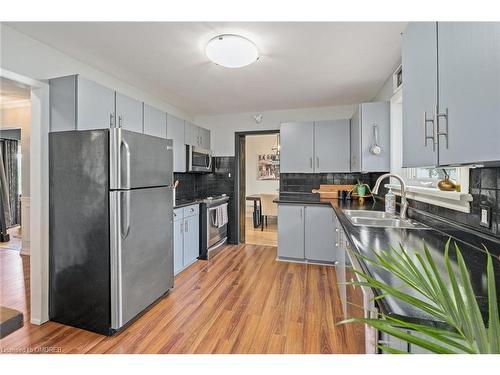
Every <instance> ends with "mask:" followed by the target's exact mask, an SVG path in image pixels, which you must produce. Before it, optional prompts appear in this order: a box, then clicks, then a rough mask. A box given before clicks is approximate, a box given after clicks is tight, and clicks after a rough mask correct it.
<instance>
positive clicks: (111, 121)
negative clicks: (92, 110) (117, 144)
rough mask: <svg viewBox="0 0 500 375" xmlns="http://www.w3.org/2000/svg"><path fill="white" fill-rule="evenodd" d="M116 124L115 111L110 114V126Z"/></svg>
mask: <svg viewBox="0 0 500 375" xmlns="http://www.w3.org/2000/svg"><path fill="white" fill-rule="evenodd" d="M114 126H115V115H114V114H113V113H110V114H109V127H110V128H113V127H114Z"/></svg>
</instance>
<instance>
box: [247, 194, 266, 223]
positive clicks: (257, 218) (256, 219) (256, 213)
mask: <svg viewBox="0 0 500 375" xmlns="http://www.w3.org/2000/svg"><path fill="white" fill-rule="evenodd" d="M246 200H247V201H253V214H252V218H253V227H254V228H258V227H259V226H260V225H261V223H262V215H261V202H260V195H259V194H252V195H247V197H246Z"/></svg>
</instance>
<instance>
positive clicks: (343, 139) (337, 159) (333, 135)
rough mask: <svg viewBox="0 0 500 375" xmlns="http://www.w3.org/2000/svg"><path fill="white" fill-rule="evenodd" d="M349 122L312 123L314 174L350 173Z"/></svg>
mask: <svg viewBox="0 0 500 375" xmlns="http://www.w3.org/2000/svg"><path fill="white" fill-rule="evenodd" d="M349 126H350V121H349V120H334V121H316V122H314V149H315V150H314V154H315V159H314V163H315V172H316V173H329V172H339V173H342V172H350V170H351V164H350V160H349V152H350V146H349V137H350V129H349Z"/></svg>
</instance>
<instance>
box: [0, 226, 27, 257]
mask: <svg viewBox="0 0 500 375" xmlns="http://www.w3.org/2000/svg"><path fill="white" fill-rule="evenodd" d="M7 233H9V235H10V241H8V242H0V250H3V249H9V250H17V251H21V249H22V240H21V227H20V226H16V227H13V228H9V229H7Z"/></svg>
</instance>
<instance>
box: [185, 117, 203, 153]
mask: <svg viewBox="0 0 500 375" xmlns="http://www.w3.org/2000/svg"><path fill="white" fill-rule="evenodd" d="M184 142H185V143H186V144H187V145H190V146H197V147H199V146H200V139H199V132H198V127H197V126H196V125H194V124H192V123H190V122H188V121H185V125H184Z"/></svg>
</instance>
